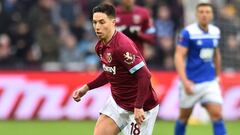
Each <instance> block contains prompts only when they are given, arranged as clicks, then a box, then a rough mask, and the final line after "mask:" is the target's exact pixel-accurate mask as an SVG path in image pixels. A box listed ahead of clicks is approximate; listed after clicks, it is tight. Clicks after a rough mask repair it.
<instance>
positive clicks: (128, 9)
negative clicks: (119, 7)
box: [123, 6, 133, 11]
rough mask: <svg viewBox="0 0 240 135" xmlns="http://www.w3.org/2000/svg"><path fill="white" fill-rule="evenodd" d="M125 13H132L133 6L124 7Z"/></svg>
mask: <svg viewBox="0 0 240 135" xmlns="http://www.w3.org/2000/svg"><path fill="white" fill-rule="evenodd" d="M123 8H124V10H125V11H132V9H133V6H123Z"/></svg>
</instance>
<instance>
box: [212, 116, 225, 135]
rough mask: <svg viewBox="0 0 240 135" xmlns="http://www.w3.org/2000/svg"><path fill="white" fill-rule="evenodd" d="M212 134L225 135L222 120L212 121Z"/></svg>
mask: <svg viewBox="0 0 240 135" xmlns="http://www.w3.org/2000/svg"><path fill="white" fill-rule="evenodd" d="M213 132H214V135H227V132H226V128H225V126H224V121H223V120H222V119H219V120H217V121H213Z"/></svg>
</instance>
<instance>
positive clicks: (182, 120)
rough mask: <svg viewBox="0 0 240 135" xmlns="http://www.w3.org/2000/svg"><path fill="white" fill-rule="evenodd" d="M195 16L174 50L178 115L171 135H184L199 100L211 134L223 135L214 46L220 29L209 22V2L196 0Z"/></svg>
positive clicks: (217, 55)
mask: <svg viewBox="0 0 240 135" xmlns="http://www.w3.org/2000/svg"><path fill="white" fill-rule="evenodd" d="M196 17H197V21H198V22H197V23H194V24H191V25H189V26H187V27H186V28H184V29H183V30H182V31H181V34H180V36H179V38H178V45H177V46H176V51H175V66H176V70H177V72H178V74H179V77H180V79H181V87H180V115H179V118H178V120H177V121H176V125H175V135H185V132H186V131H185V129H186V125H187V122H188V119H189V117H190V115H191V113H192V110H193V107H194V105H195V104H196V102H200V103H201V104H202V106H203V107H205V108H206V110H207V111H208V113H209V115H210V118H211V120H212V125H213V132H214V135H226V134H227V133H226V129H225V126H224V121H223V119H222V102H223V99H222V95H221V90H220V86H219V81H218V78H219V76H220V72H221V55H220V50H219V48H218V41H219V39H220V30H219V28H218V27H216V26H214V25H212V24H210V22H211V21H212V19H213V7H212V5H211V4H209V3H199V4H198V5H197V6H196Z"/></svg>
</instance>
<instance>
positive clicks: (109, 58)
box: [107, 53, 112, 63]
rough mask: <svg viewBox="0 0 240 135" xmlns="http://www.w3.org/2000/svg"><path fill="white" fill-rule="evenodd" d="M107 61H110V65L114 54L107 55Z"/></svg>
mask: <svg viewBox="0 0 240 135" xmlns="http://www.w3.org/2000/svg"><path fill="white" fill-rule="evenodd" d="M107 61H108V63H111V62H112V54H111V53H107Z"/></svg>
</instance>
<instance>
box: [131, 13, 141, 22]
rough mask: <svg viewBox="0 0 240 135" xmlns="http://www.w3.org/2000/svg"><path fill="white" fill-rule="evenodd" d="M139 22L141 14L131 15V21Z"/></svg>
mask: <svg viewBox="0 0 240 135" xmlns="http://www.w3.org/2000/svg"><path fill="white" fill-rule="evenodd" d="M140 22H141V16H140V15H133V23H134V24H139V23H140Z"/></svg>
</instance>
